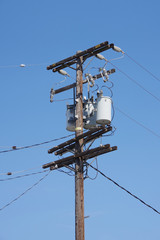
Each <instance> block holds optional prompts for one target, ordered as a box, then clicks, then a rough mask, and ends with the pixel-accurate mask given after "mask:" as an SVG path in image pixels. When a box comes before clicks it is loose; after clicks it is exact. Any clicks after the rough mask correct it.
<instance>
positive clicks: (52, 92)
mask: <svg viewBox="0 0 160 240" xmlns="http://www.w3.org/2000/svg"><path fill="white" fill-rule="evenodd" d="M54 94H55V91H54V90H53V88H51V91H50V102H53V96H54Z"/></svg>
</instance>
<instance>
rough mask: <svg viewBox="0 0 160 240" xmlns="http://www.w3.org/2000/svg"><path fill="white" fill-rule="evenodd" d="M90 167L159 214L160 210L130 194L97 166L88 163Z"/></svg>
mask: <svg viewBox="0 0 160 240" xmlns="http://www.w3.org/2000/svg"><path fill="white" fill-rule="evenodd" d="M90 167H91V168H93V169H94V170H96V171H97V172H99V173H100V174H101V175H102V176H103V177H105V178H107V179H108V180H109V181H111V182H112V183H114V184H115V185H116V186H117V187H119V188H121V189H122V190H124V191H125V192H127V193H128V194H129V195H131V196H132V197H134V198H135V199H137V200H138V201H140V202H141V203H142V204H144V205H145V206H147V207H149V208H151V209H152V210H153V211H155V212H156V213H158V214H160V212H159V211H158V210H156V209H155V208H153V207H152V206H150V205H149V204H147V203H146V202H144V201H143V200H142V199H140V198H139V197H137V196H136V195H134V194H132V193H131V192H130V191H128V190H127V189H125V188H124V187H122V186H120V185H119V184H118V183H117V182H115V181H114V180H112V179H111V178H109V177H107V176H106V175H105V174H104V173H102V172H101V171H100V170H98V169H97V168H95V167H93V166H92V165H90Z"/></svg>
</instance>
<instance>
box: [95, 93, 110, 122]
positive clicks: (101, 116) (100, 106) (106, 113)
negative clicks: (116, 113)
mask: <svg viewBox="0 0 160 240" xmlns="http://www.w3.org/2000/svg"><path fill="white" fill-rule="evenodd" d="M111 108H112V99H111V98H110V97H105V96H99V97H98V99H97V119H96V123H98V124H101V125H109V124H110V123H111Z"/></svg>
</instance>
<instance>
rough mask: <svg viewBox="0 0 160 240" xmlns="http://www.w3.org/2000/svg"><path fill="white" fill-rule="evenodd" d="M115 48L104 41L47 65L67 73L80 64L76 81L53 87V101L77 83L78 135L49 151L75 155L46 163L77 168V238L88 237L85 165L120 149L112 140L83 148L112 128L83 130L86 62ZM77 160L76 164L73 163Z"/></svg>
mask: <svg viewBox="0 0 160 240" xmlns="http://www.w3.org/2000/svg"><path fill="white" fill-rule="evenodd" d="M111 48H112V49H113V50H116V51H119V49H118V48H117V49H115V46H114V44H109V43H108V42H107V41H106V42H103V43H100V44H98V45H96V46H94V47H91V48H89V49H87V50H84V51H78V52H77V53H76V54H75V55H73V56H71V57H68V58H66V59H63V60H61V61H59V62H56V63H54V64H51V65H49V66H48V67H47V70H50V69H52V71H53V72H59V73H61V74H63V75H67V76H69V75H68V74H67V72H65V71H64V70H63V69H64V68H66V67H70V68H72V69H75V68H73V67H71V66H72V65H74V64H76V69H75V70H76V83H72V84H70V85H68V86H65V87H62V88H60V89H56V90H54V89H51V92H50V97H51V98H50V101H51V102H52V101H53V96H54V95H55V94H58V93H61V92H64V91H66V90H68V89H71V88H73V89H74V88H75V87H76V99H75V102H76V108H75V109H76V111H75V138H72V139H70V140H68V141H66V142H63V143H61V144H59V145H58V146H55V147H53V148H51V149H49V150H48V153H49V154H50V153H53V152H54V154H55V155H56V156H57V155H60V156H62V155H63V154H65V153H67V152H70V151H71V152H74V154H73V155H70V156H68V157H65V158H62V159H58V160H56V161H53V162H50V163H46V164H44V165H43V166H42V167H43V168H44V169H45V168H50V170H56V169H58V168H62V167H67V168H69V169H71V170H74V171H75V240H84V238H85V237H84V179H83V165H84V162H86V161H87V160H88V159H91V158H94V157H97V156H99V155H102V154H105V153H109V152H112V151H115V150H117V146H113V147H110V145H109V144H105V145H101V146H99V147H96V148H92V149H89V148H90V146H91V145H92V144H90V146H89V147H88V149H87V150H85V151H83V145H84V144H87V143H89V142H92V141H94V140H95V139H97V138H99V137H101V136H102V135H103V134H105V133H107V132H109V131H112V127H111V126H108V125H107V126H104V125H103V126H98V127H95V128H94V129H91V130H88V131H87V132H85V133H83V84H85V83H88V79H87V78H86V79H85V80H83V63H84V61H85V60H86V59H88V58H89V57H92V56H97V57H98V58H99V59H101V60H103V59H104V57H103V56H102V55H100V54H99V53H101V52H103V51H105V50H108V49H111ZM114 72H115V69H111V70H108V71H106V74H107V76H108V75H110V74H112V73H114ZM101 77H102V74H98V75H95V76H93V80H94V81H95V80H97V79H99V78H101ZM71 164H75V168H73V167H72V166H69V165H71Z"/></svg>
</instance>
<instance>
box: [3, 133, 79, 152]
mask: <svg viewBox="0 0 160 240" xmlns="http://www.w3.org/2000/svg"><path fill="white" fill-rule="evenodd" d="M73 135H74V134H70V135H67V136H64V137H61V138H55V139H52V140H49V141H45V142H41V143H35V144H32V145H28V146H23V147H16V146H12V149H8V150H3V151H0V154H1V153H7V152H12V151H15V150H22V149H27V148H32V147H38V146H40V145H44V144H48V143H51V142H55V141H58V140H61V139H65V138H68V137H71V136H73Z"/></svg>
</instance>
